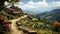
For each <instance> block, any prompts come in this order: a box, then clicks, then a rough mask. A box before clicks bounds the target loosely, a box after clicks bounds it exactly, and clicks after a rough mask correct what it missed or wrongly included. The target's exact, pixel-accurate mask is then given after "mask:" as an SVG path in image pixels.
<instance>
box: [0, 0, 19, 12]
mask: <svg viewBox="0 0 60 34" xmlns="http://www.w3.org/2000/svg"><path fill="white" fill-rule="evenodd" d="M5 1H7V2H9V3H12V4H14V3H16V2H18V1H20V0H0V11H1V10H2V9H3V8H4V6H5V5H4V3H5ZM5 7H6V6H5Z"/></svg>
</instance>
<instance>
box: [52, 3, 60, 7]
mask: <svg viewBox="0 0 60 34" xmlns="http://www.w3.org/2000/svg"><path fill="white" fill-rule="evenodd" d="M52 4H53V6H55V7H56V6H59V7H60V2H52Z"/></svg>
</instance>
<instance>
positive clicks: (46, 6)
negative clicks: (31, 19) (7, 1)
mask: <svg viewBox="0 0 60 34" xmlns="http://www.w3.org/2000/svg"><path fill="white" fill-rule="evenodd" d="M16 6H19V7H20V8H21V9H23V10H31V11H32V10H33V11H34V12H35V11H41V12H43V11H47V10H53V9H56V8H57V7H60V2H52V3H47V2H46V0H43V1H42V2H40V1H39V2H34V1H33V0H31V1H28V2H27V3H24V2H19V3H18V4H17V5H16ZM55 7H56V8H55Z"/></svg>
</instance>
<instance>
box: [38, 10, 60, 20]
mask: <svg viewBox="0 0 60 34" xmlns="http://www.w3.org/2000/svg"><path fill="white" fill-rule="evenodd" d="M37 17H41V18H45V19H49V20H53V19H54V20H60V9H54V10H52V11H49V12H44V13H40V14H37Z"/></svg>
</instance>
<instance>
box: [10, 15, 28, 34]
mask: <svg viewBox="0 0 60 34" xmlns="http://www.w3.org/2000/svg"><path fill="white" fill-rule="evenodd" d="M26 17H27V15H24V16H21V17H20V18H17V19H13V20H10V22H12V24H11V34H23V33H22V31H19V30H18V28H17V25H16V22H17V21H19V20H21V19H23V18H26Z"/></svg>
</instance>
